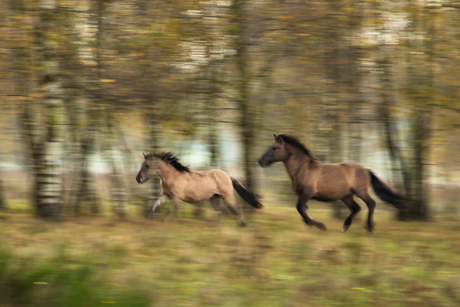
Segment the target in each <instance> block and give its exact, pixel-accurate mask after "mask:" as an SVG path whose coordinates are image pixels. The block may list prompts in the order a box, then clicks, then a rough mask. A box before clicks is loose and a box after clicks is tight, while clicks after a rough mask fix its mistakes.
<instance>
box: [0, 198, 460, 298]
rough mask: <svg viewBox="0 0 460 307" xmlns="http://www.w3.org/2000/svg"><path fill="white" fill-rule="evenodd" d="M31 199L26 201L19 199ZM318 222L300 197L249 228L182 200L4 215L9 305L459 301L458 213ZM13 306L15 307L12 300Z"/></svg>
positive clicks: (0, 263)
mask: <svg viewBox="0 0 460 307" xmlns="http://www.w3.org/2000/svg"><path fill="white" fill-rule="evenodd" d="M18 206H19V207H21V206H20V205H18ZM311 207H312V209H311V215H312V216H313V217H314V218H315V219H317V220H320V221H322V222H324V223H325V224H326V225H327V226H328V232H326V233H325V232H321V231H318V230H316V229H311V228H308V227H306V226H305V225H304V224H303V223H302V222H301V218H300V217H299V216H298V214H297V212H296V209H295V208H294V206H292V207H288V206H277V205H276V204H275V203H273V204H270V203H268V204H267V205H266V208H265V209H264V210H262V211H257V212H256V213H255V214H252V215H250V216H248V227H245V228H240V227H239V226H238V225H237V222H236V220H235V219H234V218H233V217H232V216H227V217H225V218H223V219H222V220H221V223H220V224H219V226H218V227H215V225H214V223H212V219H213V212H212V211H210V210H209V211H208V212H207V216H206V218H205V219H197V218H194V217H193V214H192V207H191V206H188V205H183V206H181V208H180V210H179V212H178V217H177V218H168V219H166V220H165V221H163V219H153V220H144V219H142V218H141V217H139V215H138V214H137V213H139V212H131V215H130V217H129V218H128V219H126V220H119V219H118V218H116V217H115V216H112V215H104V216H98V217H83V218H67V219H64V221H63V222H59V223H56V222H51V223H50V222H43V221H40V220H37V219H35V218H33V217H32V216H30V215H29V214H25V213H21V212H24V211H19V212H17V211H16V212H14V213H11V212H10V213H1V214H0V217H1V218H0V258H1V259H0V283H1V284H0V294H1V296H2V297H5V298H6V299H5V300H3V301H2V302H0V306H99V305H101V306H337V305H339V306H389V305H391V306H408V305H411V306H454V305H458V304H459V303H460V294H459V293H460V279H459V273H460V266H459V263H460V243H459V241H458V239H457V238H458V230H459V227H458V225H457V224H458V221H455V220H449V221H447V222H441V220H439V219H438V220H436V221H434V222H425V223H422V222H420V223H419V222H413V223H403V222H397V221H395V220H394V219H393V214H394V213H393V211H389V210H377V211H376V214H375V221H376V230H375V233H374V234H368V233H367V232H366V231H365V230H364V221H365V215H366V214H367V212H366V210H363V212H361V214H360V218H359V219H358V220H357V221H355V223H354V224H353V225H352V227H351V228H350V229H349V231H348V232H347V233H345V234H342V233H341V232H340V230H341V227H342V222H343V221H339V220H335V219H332V218H331V217H330V215H331V213H330V211H329V210H328V207H327V206H324V205H320V204H312V206H311ZM2 304H3V305H2Z"/></svg>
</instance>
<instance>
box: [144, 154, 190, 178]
mask: <svg viewBox="0 0 460 307" xmlns="http://www.w3.org/2000/svg"><path fill="white" fill-rule="evenodd" d="M145 158H146V159H153V158H157V159H161V160H163V161H165V162H167V163H169V164H171V165H172V166H173V167H174V168H175V169H176V170H178V171H179V172H188V173H190V169H189V168H188V166H184V165H182V164H180V162H179V159H178V158H177V157H175V156H174V155H173V154H172V153H170V152H162V153H149V154H148V155H147V156H145Z"/></svg>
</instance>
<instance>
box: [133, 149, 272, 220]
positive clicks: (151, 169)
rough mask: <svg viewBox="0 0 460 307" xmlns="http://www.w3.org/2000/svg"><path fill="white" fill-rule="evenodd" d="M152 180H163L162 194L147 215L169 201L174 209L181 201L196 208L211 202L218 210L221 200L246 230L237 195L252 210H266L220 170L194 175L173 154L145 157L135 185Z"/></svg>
mask: <svg viewBox="0 0 460 307" xmlns="http://www.w3.org/2000/svg"><path fill="white" fill-rule="evenodd" d="M153 176H158V177H160V179H161V188H162V193H161V195H160V197H159V198H158V200H157V201H156V202H155V203H154V204H152V206H151V207H150V209H149V211H148V212H147V215H148V214H149V213H150V212H153V211H154V210H155V208H156V207H157V206H159V205H161V203H163V202H164V201H166V200H168V199H169V200H172V202H173V204H174V209H175V208H176V207H177V203H178V201H184V202H186V203H191V204H196V203H199V202H202V201H205V200H209V201H210V202H211V205H212V206H213V207H214V208H215V209H216V210H218V208H219V200H220V199H223V200H224V201H225V203H226V205H227V207H228V208H229V209H230V211H231V212H233V213H234V214H235V215H237V216H238V221H239V223H240V225H241V226H244V225H246V222H245V220H244V215H243V211H242V210H241V209H240V208H239V207H238V206H237V204H236V203H235V197H234V191H236V192H237V193H238V194H239V195H240V196H241V198H242V199H243V200H244V201H246V202H247V203H248V204H250V205H251V206H253V207H255V208H258V209H261V208H262V207H263V206H262V204H261V203H260V202H259V201H258V199H257V197H256V196H255V195H254V194H253V193H251V192H249V191H248V190H246V189H245V188H244V187H243V186H242V185H241V184H240V183H239V182H238V180H236V179H235V178H232V177H230V175H229V174H227V173H226V172H224V171H221V170H218V169H213V170H209V171H192V170H190V169H189V168H188V167H187V166H184V165H182V164H181V163H180V162H179V160H178V159H177V158H176V157H175V156H173V155H172V154H171V153H170V152H164V153H160V154H156V153H149V154H148V155H144V162H143V163H142V166H141V169H140V170H139V173H138V174H137V176H136V181H137V182H138V183H144V182H146V181H147V180H149V179H150V178H152V177H153ZM218 211H219V210H218ZM147 215H146V216H147Z"/></svg>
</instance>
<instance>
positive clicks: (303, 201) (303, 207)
mask: <svg viewBox="0 0 460 307" xmlns="http://www.w3.org/2000/svg"><path fill="white" fill-rule="evenodd" d="M310 198H311V196H310V194H309V193H303V194H302V195H300V197H299V199H298V200H297V211H299V213H300V215H301V216H302V217H303V221H304V222H305V223H306V224H307V225H309V226H315V227H317V228H319V229H321V230H327V228H326V225H324V224H323V223H321V222H318V221H315V220H314V219H313V218H312V217H311V216H310V215H309V214H308V201H309V200H310Z"/></svg>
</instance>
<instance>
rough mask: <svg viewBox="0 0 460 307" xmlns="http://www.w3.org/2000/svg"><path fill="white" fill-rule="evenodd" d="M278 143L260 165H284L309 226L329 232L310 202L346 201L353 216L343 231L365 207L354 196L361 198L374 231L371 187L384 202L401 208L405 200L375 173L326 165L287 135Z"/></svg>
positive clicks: (354, 166)
mask: <svg viewBox="0 0 460 307" xmlns="http://www.w3.org/2000/svg"><path fill="white" fill-rule="evenodd" d="M274 136H275V142H274V143H273V144H271V145H270V146H269V147H268V149H267V151H266V152H265V153H264V155H263V156H262V157H261V158H260V160H259V164H260V166H262V167H267V166H270V165H271V164H273V163H275V162H279V161H280V162H283V163H284V166H285V167H286V171H287V173H288V174H289V177H290V178H291V182H292V189H293V190H294V192H295V193H296V194H297V195H298V197H299V198H298V201H297V211H299V213H300V215H301V216H302V217H303V220H304V221H305V223H306V224H307V225H311V226H316V227H318V228H319V229H323V230H326V226H325V225H324V224H323V223H321V222H318V221H315V220H314V219H313V218H312V217H311V216H310V215H309V214H308V205H307V203H308V201H309V200H310V199H316V200H319V201H326V202H330V201H335V200H338V199H340V200H342V201H343V202H344V203H345V205H347V206H348V207H349V208H350V210H351V214H350V215H349V216H348V217H347V219H346V220H345V222H344V224H343V228H342V232H345V231H347V230H348V228H349V227H350V225H351V223H352V222H353V219H354V218H355V216H356V215H357V214H358V213H359V211H361V207H360V206H359V205H358V204H357V203H356V202H355V201H354V200H353V195H356V196H358V197H359V198H361V199H362V200H363V201H364V202H365V203H366V205H367V207H368V208H369V214H368V217H367V226H366V228H367V230H369V231H370V232H372V230H373V229H374V224H373V221H372V216H373V214H374V209H375V201H374V200H373V199H372V198H371V197H370V196H369V193H368V190H369V186H370V185H372V187H373V188H374V191H375V194H377V196H378V197H380V198H381V199H382V200H383V201H386V202H388V203H390V204H393V205H394V206H395V207H397V208H400V207H401V206H402V205H403V202H404V198H403V197H402V196H400V195H397V194H396V193H394V192H393V191H391V189H390V188H389V187H388V186H387V185H386V184H385V183H383V182H382V181H381V180H380V179H379V178H377V177H376V176H375V175H374V173H373V172H372V171H371V170H369V169H367V168H365V167H363V166H362V165H359V164H357V163H322V162H320V161H318V160H317V159H315V158H314V157H313V156H312V155H311V154H310V151H309V150H308V149H307V148H306V147H305V146H304V145H303V144H302V143H301V142H300V141H299V140H298V139H296V138H294V137H292V136H290V135H287V134H279V135H274Z"/></svg>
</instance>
